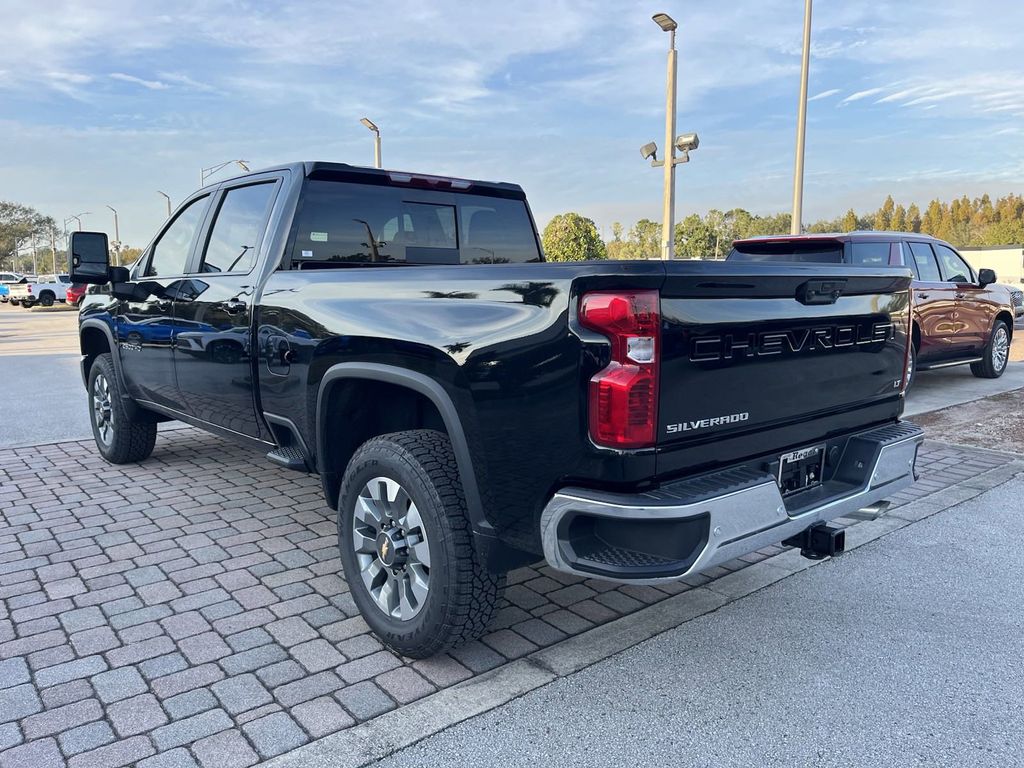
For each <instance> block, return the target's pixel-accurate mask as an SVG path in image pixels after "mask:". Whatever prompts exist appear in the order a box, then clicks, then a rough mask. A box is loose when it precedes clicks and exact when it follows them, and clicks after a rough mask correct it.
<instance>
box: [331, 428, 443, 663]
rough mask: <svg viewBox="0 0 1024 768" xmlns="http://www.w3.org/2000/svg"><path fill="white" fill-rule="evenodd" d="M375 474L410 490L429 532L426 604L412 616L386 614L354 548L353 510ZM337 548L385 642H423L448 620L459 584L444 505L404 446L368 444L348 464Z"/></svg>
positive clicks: (367, 614) (365, 611)
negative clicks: (365, 578)
mask: <svg viewBox="0 0 1024 768" xmlns="http://www.w3.org/2000/svg"><path fill="white" fill-rule="evenodd" d="M374 477H387V478H390V479H392V480H394V481H395V482H397V483H398V484H399V485H401V486H402V487H403V488H404V489H405V491H406V492H407V493H408V494H409V497H410V498H411V499H412V501H413V503H414V504H416V508H417V509H418V510H419V513H420V519H421V521H422V524H423V526H424V528H425V530H426V533H427V546H428V548H429V550H430V563H431V566H430V590H429V592H428V594H427V599H426V602H425V604H424V605H423V608H422V609H421V610H420V611H419V613H417V614H416V615H415V616H414V617H413V618H412V619H409V620H408V621H401V620H399V619H394V618H391V617H389V616H386V615H385V614H384V612H383V611H381V609H380V608H379V607H378V606H377V603H376V602H375V601H374V600H373V598H372V597H371V596H370V594H369V592H368V591H367V589H366V587H365V585H364V584H363V579H362V575H361V571H360V569H359V565H358V562H357V560H356V556H355V552H354V550H353V548H352V527H353V522H354V512H355V505H356V502H357V499H358V497H359V493H360V491H362V489H363V488H364V486H365V485H366V483H367V482H368V481H370V480H371V479H372V478H374ZM338 499H339V501H338V549H339V552H340V555H341V563H342V567H343V568H344V571H345V578H346V581H347V582H348V584H349V588H350V589H351V592H352V599H353V600H354V601H355V603H356V606H357V607H358V608H359V611H360V613H361V614H362V616H363V618H364V619H365V620H366V623H367V624H369V625H370V628H371V629H372V630H373V631H374V632H375V633H376V634H377V636H378V637H380V638H382V639H383V640H384V641H385V642H386V643H388V644H391V643H393V642H394V643H400V644H402V645H419V644H421V643H427V642H430V640H431V637H432V635H433V634H435V633H436V629H437V627H439V626H444V625H445V624H447V623H448V621H449V618H448V617H447V616H446V613H447V608H448V605H449V604H450V600H449V596H450V595H451V594H452V592H453V590H454V589H455V585H454V584H453V583H452V577H453V572H452V569H451V567H450V565H449V558H448V553H447V552H446V545H447V544H448V542H449V540H450V534H449V531H448V526H447V524H446V522H447V521H446V517H445V513H444V504H443V502H442V501H441V498H440V496H439V495H438V494H437V491H436V490H435V489H434V487H433V484H432V483H431V482H430V478H429V476H428V475H427V473H426V472H425V471H424V470H423V468H422V467H420V466H419V463H418V462H417V461H416V460H415V459H414V458H413V457H412V456H410V455H409V454H408V453H407V452H406V451H405V450H404V449H403V448H402V447H401V446H398V445H394V444H391V445H388V444H387V443H383V442H377V443H375V444H373V445H368V446H364V447H363V448H361V449H360V450H359V451H357V452H356V455H355V456H354V457H353V458H352V461H351V462H350V463H349V466H348V469H347V470H346V472H345V478H344V480H343V482H342V487H341V492H340V494H339V496H338Z"/></svg>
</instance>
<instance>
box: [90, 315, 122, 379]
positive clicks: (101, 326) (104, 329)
mask: <svg viewBox="0 0 1024 768" xmlns="http://www.w3.org/2000/svg"><path fill="white" fill-rule="evenodd" d="M92 330H97V331H100V332H101V333H102V334H103V335H104V336H106V338H107V347H108V348H109V349H110V356H111V357H112V358H113V359H114V373H115V374H116V375H117V383H118V385H119V387H120V389H121V392H122V393H125V392H127V391H128V388H127V387H126V386H125V382H124V372H123V371H122V370H121V355H119V354H118V347H117V342H116V341H115V340H114V332H113V331H112V330H110V326H109V325H108V324H107V323H105V322H103V321H102V320H100V319H98V318H90V319H88V320H83V321H82V322H81V323H80V324H79V326H78V343H79V345H82V340H83V339H84V337H85V332H86V331H92ZM85 354H86V352H85V349H84V348H83V349H82V380H83V383H84V384H85V386H87V387H88V386H89V373H88V370H87V369H86V367H85Z"/></svg>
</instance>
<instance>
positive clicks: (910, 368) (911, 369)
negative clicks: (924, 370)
mask: <svg viewBox="0 0 1024 768" xmlns="http://www.w3.org/2000/svg"><path fill="white" fill-rule="evenodd" d="M916 375H917V345H916V344H911V345H910V359H909V360H907V386H906V387H905V388H904V389H903V391H904V392H905V393H906V392H909V391H910V388H911V387H912V386H913V385H914V376H916Z"/></svg>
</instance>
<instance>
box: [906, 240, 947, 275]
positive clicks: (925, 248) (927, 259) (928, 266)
mask: <svg viewBox="0 0 1024 768" xmlns="http://www.w3.org/2000/svg"><path fill="white" fill-rule="evenodd" d="M907 245H909V246H910V253H911V255H912V256H913V257H914V271H915V272H916V273H917V276H918V278H920V279H921V280H922V281H924V282H926V283H941V282H942V276H941V275H940V274H939V266H938V264H937V263H936V262H935V254H934V253H932V247H931V246H930V245H928V243H907Z"/></svg>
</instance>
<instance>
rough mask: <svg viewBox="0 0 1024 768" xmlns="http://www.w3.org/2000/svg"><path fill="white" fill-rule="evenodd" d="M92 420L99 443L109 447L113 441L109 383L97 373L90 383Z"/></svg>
mask: <svg viewBox="0 0 1024 768" xmlns="http://www.w3.org/2000/svg"><path fill="white" fill-rule="evenodd" d="M92 419H93V423H94V424H95V425H96V434H97V435H99V438H100V442H102V443H103V444H104V445H110V442H111V440H113V439H114V409H113V406H112V402H111V397H110V382H108V381H107V377H106V376H104V375H103V374H102V373H97V374H96V378H95V379H94V380H93V383H92Z"/></svg>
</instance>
